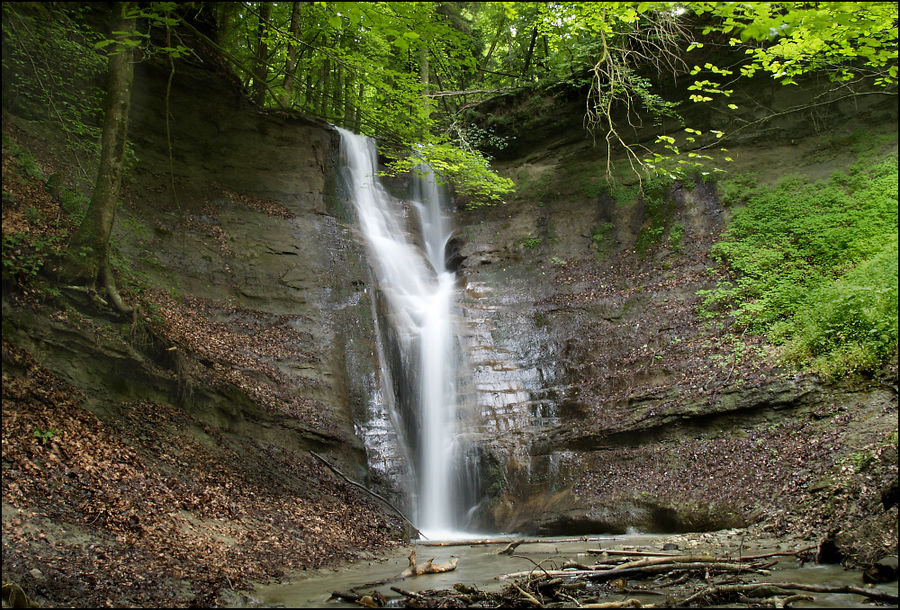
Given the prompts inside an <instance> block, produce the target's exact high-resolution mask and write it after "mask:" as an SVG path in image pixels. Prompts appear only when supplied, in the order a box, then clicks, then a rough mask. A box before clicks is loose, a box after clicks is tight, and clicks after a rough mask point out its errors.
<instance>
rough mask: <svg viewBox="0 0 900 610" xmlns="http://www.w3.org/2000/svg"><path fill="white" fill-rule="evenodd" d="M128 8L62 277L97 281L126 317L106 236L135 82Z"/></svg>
mask: <svg viewBox="0 0 900 610" xmlns="http://www.w3.org/2000/svg"><path fill="white" fill-rule="evenodd" d="M130 4H131V3H128V2H122V3H119V4H117V5H116V14H117V16H118V20H117V23H116V25H115V27H114V28H113V37H114V39H115V44H113V45H112V51H111V54H110V56H109V66H108V75H107V98H106V118H105V119H104V123H103V135H102V138H101V150H100V167H99V168H98V170H97V181H96V183H95V184H94V192H93V194H92V195H91V203H90V206H88V210H87V213H86V214H85V217H84V220H83V221H82V222H81V225H80V226H79V227H78V230H77V231H76V232H75V235H73V236H72V239H71V241H70V242H69V246H68V249H67V251H66V259H65V262H64V265H63V277H64V279H66V280H68V281H69V282H72V283H83V284H84V285H86V286H87V288H88V289H89V290H91V291H92V293H93V291H94V290H95V288H96V285H97V280H98V279H99V280H101V281H102V282H103V284H104V286H105V287H106V289H107V293H108V296H109V298H110V299H111V300H112V302H113V304H114V305H115V306H116V307H117V308H118V309H120V310H121V311H130V309H129V308H128V307H126V306H125V304H124V303H123V302H122V299H121V297H120V296H119V293H118V291H117V290H116V287H115V280H114V278H113V275H112V271H111V270H110V266H109V236H110V233H111V232H112V227H113V221H114V219H115V215H116V203H117V201H118V199H119V188H120V186H121V184H122V170H123V167H124V165H125V141H126V136H127V133H128V109H129V107H130V106H131V83H132V80H133V78H134V63H133V61H134V59H133V57H134V47H133V46H132V45H131V44H130V42H131V36H132V34H133V33H134V30H135V18H134V16H133V15H131V16H129V13H130V12H131V8H132V7H131V6H130Z"/></svg>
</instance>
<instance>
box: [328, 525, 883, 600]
mask: <svg viewBox="0 0 900 610" xmlns="http://www.w3.org/2000/svg"><path fill="white" fill-rule="evenodd" d="M523 542H525V541H519V542H518V544H516V543H510V544H508V545H507V546H506V548H504V549H502V550H501V551H499V552H498V554H512V551H514V550H515V548H516V547H517V546H519V544H522V543H523ZM479 543H481V544H485V543H488V542H486V541H484V542H476V544H479ZM587 553H588V554H590V555H592V556H593V557H594V558H596V560H597V561H596V562H594V563H580V562H576V561H563V560H562V558H560V557H558V556H557V557H548V558H546V559H544V560H543V561H540V562H536V561H535V560H533V559H531V558H529V557H526V556H524V555H512V556H513V557H520V558H522V559H526V560H528V561H529V562H531V563H532V564H533V567H532V569H530V570H527V571H522V572H514V573H510V574H505V575H502V576H499V577H498V579H499V580H500V581H505V582H507V584H506V585H505V586H504V587H503V588H502V590H500V591H482V590H480V589H478V588H476V587H470V586H467V585H464V584H456V585H454V586H453V588H452V589H441V590H426V591H419V592H414V591H408V590H404V589H403V588H401V587H398V586H392V587H390V589H391V591H393V592H394V593H396V594H399V595H400V596H402V598H401V599H400V600H396V598H395V597H393V596H391V597H392V599H393V600H394V601H393V602H392V603H391V606H393V607H398V606H399V607H406V608H498V607H503V608H660V607H681V608H686V607H694V608H702V607H710V606H722V605H724V604H729V605H732V606H746V607H754V608H759V607H770V608H789V607H791V604H792V603H794V602H797V601H800V600H805V601H808V602H813V603H814V602H815V601H816V598H815V596H814V595H813V594H816V593H818V594H823V593H824V594H851V595H859V596H863V597H866V598H868V599H869V600H873V601H878V602H883V603H888V604H892V605H896V604H897V596H896V595H892V594H889V593H884V592H881V591H878V590H875V589H871V588H864V587H854V586H825V585H810V584H805V583H797V582H774V581H775V580H777V578H772V574H773V572H776V571H777V567H776V566H777V564H778V557H779V556H794V557H796V558H797V559H799V560H801V561H804V560H810V559H812V558H813V556H814V555H815V547H810V548H805V549H799V550H797V551H787V552H776V553H766V554H762V555H753V556H744V557H738V558H722V557H713V556H711V555H707V554H699V555H697V554H682V553H677V552H675V553H657V552H649V551H648V552H643V551H634V550H631V551H629V550H610V549H589V550H588V551H587ZM427 565H428V566H431V563H430V562H428V564H427ZM442 567H445V568H447V569H442V570H440V571H448V570H452V569H454V568H455V567H456V564H455V563H454V564H453V566H452V567H449V566H442ZM416 568H417V564H416V561H415V553H414V552H413V553H412V554H411V556H410V567H409V568H408V569H407V570H406V571H404V572H403V574H401V575H400V577H401V578H409V577H410V576H416V575H418V574H424V573H429V570H417V569H416ZM435 571H436V570H435ZM760 577H766V578H765V580H767V581H773V582H762V581H760V580H758V579H759V578H760ZM372 584H378V583H370V585H369V586H371V585H372ZM380 584H384V583H380ZM334 597H338V598H341V599H344V600H345V601H352V602H355V603H356V604H359V605H361V606H367V607H381V606H383V605H385V604H386V603H388V600H387V599H386V598H385V597H384V596H383V595H382V594H380V593H378V592H377V591H374V590H373V591H372V592H371V593H369V594H365V593H356V592H351V593H335V594H334Z"/></svg>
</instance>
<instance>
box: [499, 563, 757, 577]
mask: <svg viewBox="0 0 900 610" xmlns="http://www.w3.org/2000/svg"><path fill="white" fill-rule="evenodd" d="M691 570H710V571H711V572H738V573H741V572H754V573H756V574H763V575H768V574H770V572H769V571H768V570H762V569H759V568H756V567H754V566H751V565H748V564H745V563H729V562H724V561H697V562H692V563H667V564H661V565H652V566H642V567H639V568H624V569H622V570H616V569H607V570H543V569H541V571H540V573H538V572H536V571H535V570H529V571H527V572H513V573H511V574H503V575H502V576H497V577H496V578H497V580H510V579H512V578H526V577H532V578H552V577H562V576H568V577H575V578H583V579H585V580H590V581H593V582H604V581H607V580H615V579H616V578H630V577H634V576H644V575H648V574H664V573H666V572H688V571H691Z"/></svg>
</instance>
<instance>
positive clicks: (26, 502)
mask: <svg viewBox="0 0 900 610" xmlns="http://www.w3.org/2000/svg"><path fill="white" fill-rule="evenodd" d="M3 365H4V373H3V513H4V521H3V566H4V568H3V571H4V579H14V580H16V581H18V582H19V583H20V584H22V585H23V587H24V588H25V590H26V591H28V592H29V593H31V594H32V595H33V596H35V598H36V599H37V600H38V601H41V602H43V603H46V604H49V605H55V604H72V603H74V604H77V605H88V606H89V605H94V604H96V605H99V606H104V605H131V604H138V605H171V604H178V605H181V604H185V603H188V602H190V603H195V604H201V605H209V604H214V603H216V602H217V599H218V598H217V595H219V594H220V592H222V591H223V590H227V589H235V588H241V587H246V586H247V584H248V583H249V582H250V581H252V580H259V579H267V578H270V577H276V576H279V575H281V574H284V573H285V572H287V571H291V570H298V569H304V568H310V567H317V566H321V565H324V564H327V563H330V562H334V561H338V560H346V559H348V558H351V557H353V556H354V550H357V549H361V548H376V547H380V546H383V545H385V544H392V542H391V541H392V540H396V539H397V532H398V530H399V528H398V524H397V523H396V519H395V518H393V517H388V516H385V514H384V512H383V511H382V510H381V509H380V508H379V507H377V506H374V505H373V503H372V500H371V498H369V497H368V496H366V495H365V494H363V493H361V492H360V491H358V490H355V489H353V488H352V487H350V486H348V485H346V484H343V483H342V482H340V481H338V480H337V479H335V478H332V476H331V475H330V473H327V472H326V471H325V470H324V469H323V467H322V466H321V465H320V464H318V463H316V461H315V460H314V459H312V458H311V457H310V456H308V455H299V454H297V453H294V452H291V451H287V450H284V449H282V448H279V447H277V446H274V445H270V444H267V443H264V442H257V441H254V440H253V439H250V438H243V439H241V440H235V439H230V440H229V439H227V438H226V437H224V436H223V435H222V434H221V433H220V432H219V431H217V430H216V429H214V428H212V427H210V426H208V425H205V424H203V423H202V422H200V421H198V420H196V419H194V418H192V417H190V416H188V415H186V414H185V413H184V412H183V411H181V410H179V409H177V408H174V407H172V406H168V405H164V404H157V403H151V402H146V401H139V402H134V403H131V404H127V405H123V408H122V410H121V417H120V418H119V419H117V420H115V421H113V422H107V423H104V422H102V421H101V420H99V419H98V418H97V417H96V416H95V415H93V414H91V413H90V412H88V411H86V410H85V409H84V408H82V406H81V403H82V402H83V401H84V397H83V396H82V395H81V394H80V393H79V392H78V391H77V390H76V389H75V388H73V387H71V386H70V385H68V384H66V383H64V382H62V381H61V380H60V379H58V378H56V377H55V376H53V375H52V374H51V373H49V372H48V371H47V370H46V369H44V368H43V367H41V366H40V365H39V364H38V363H37V362H35V361H34V360H33V359H32V358H31V357H30V356H28V354H26V353H25V352H23V351H22V350H21V349H19V348H17V347H16V346H14V345H12V344H10V343H9V342H7V341H4V342H3Z"/></svg>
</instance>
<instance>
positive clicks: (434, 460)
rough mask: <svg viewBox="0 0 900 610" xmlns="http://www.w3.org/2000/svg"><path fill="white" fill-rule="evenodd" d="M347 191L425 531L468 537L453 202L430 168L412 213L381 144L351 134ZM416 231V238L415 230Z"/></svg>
mask: <svg viewBox="0 0 900 610" xmlns="http://www.w3.org/2000/svg"><path fill="white" fill-rule="evenodd" d="M338 131H339V132H340V135H341V154H342V171H343V178H344V181H345V186H346V188H347V189H348V191H349V194H350V197H351V199H352V200H353V205H354V207H355V210H356V215H357V219H358V222H359V228H360V232H361V234H362V236H363V238H364V242H365V245H366V249H367V253H368V260H369V265H370V267H371V268H372V270H373V274H374V280H375V287H374V288H375V290H374V293H375V294H373V303H374V304H375V306H374V310H375V311H374V318H375V321H376V335H377V340H378V343H379V345H378V354H379V359H380V360H381V362H380V367H381V380H380V381H381V388H382V392H383V393H384V394H386V395H388V396H387V397H386V398H385V403H386V404H387V405H388V408H389V409H391V410H393V411H394V412H393V413H392V414H391V419H392V421H393V422H394V424H395V427H396V428H398V429H397V437H398V438H399V439H400V442H402V443H404V445H405V447H403V448H402V450H401V451H400V452H398V453H400V454H401V455H405V456H407V457H408V459H409V460H410V461H411V464H409V467H410V468H409V469H410V473H411V474H410V479H411V480H410V481H408V487H409V488H410V491H411V498H410V500H411V504H412V508H413V510H414V515H415V516H414V520H415V522H416V525H417V527H418V528H419V529H420V530H421V531H422V532H423V533H424V534H425V535H426V536H428V537H429V538H452V537H458V536H460V535H462V532H463V530H464V529H465V528H466V526H467V514H468V513H470V512H471V508H472V506H473V505H474V503H475V501H476V497H477V477H475V476H474V474H473V473H474V472H475V470H476V468H474V463H473V462H474V457H473V455H474V454H473V452H472V450H471V448H470V447H468V446H467V443H466V442H465V430H463V429H462V426H461V419H462V412H461V402H462V401H461V395H462V394H463V393H462V392H460V390H459V388H460V378H461V371H462V368H461V366H460V362H461V358H462V353H461V352H462V350H461V342H460V340H459V337H460V331H459V316H458V314H457V311H456V308H457V306H456V300H457V294H456V293H457V290H456V275H455V273H454V272H453V271H451V270H449V269H448V268H447V262H446V256H445V250H446V246H447V243H448V241H449V239H450V237H451V233H450V231H449V229H448V224H449V223H448V222H447V219H446V218H445V217H444V211H443V207H445V205H446V202H447V196H446V193H445V191H444V189H442V188H440V186H439V185H438V184H437V181H436V179H435V176H434V173H433V172H432V171H431V170H430V168H428V167H424V168H422V171H421V172H419V174H420V175H415V176H413V178H412V181H413V185H412V186H413V188H412V193H411V196H410V201H409V203H410V205H411V207H412V210H413V211H414V212H415V214H414V215H415V216H418V226H416V227H411V226H410V223H409V222H408V221H407V209H408V208H407V207H406V206H404V205H403V202H402V201H400V200H398V199H396V198H395V197H392V196H391V195H390V194H389V193H388V192H387V191H386V190H385V188H384V187H383V185H382V184H381V182H380V180H379V179H378V177H377V175H378V169H377V156H376V151H375V144H374V142H373V141H372V140H371V139H369V138H365V137H363V136H359V135H356V134H354V133H352V132H349V131H346V130H344V129H338ZM413 229H414V230H413Z"/></svg>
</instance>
